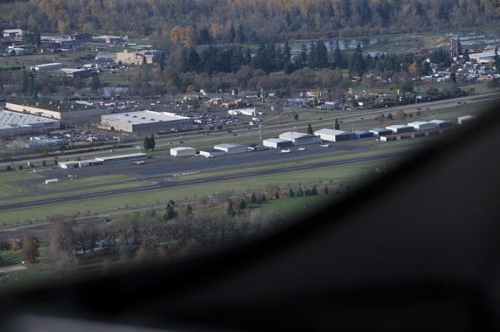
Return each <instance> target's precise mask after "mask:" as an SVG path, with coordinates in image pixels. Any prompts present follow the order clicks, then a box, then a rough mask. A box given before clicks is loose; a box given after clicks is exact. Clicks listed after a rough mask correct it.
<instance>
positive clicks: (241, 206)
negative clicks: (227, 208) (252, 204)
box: [239, 199, 247, 210]
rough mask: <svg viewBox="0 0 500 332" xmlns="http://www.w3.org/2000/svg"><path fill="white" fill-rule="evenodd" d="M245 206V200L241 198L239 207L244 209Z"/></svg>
mask: <svg viewBox="0 0 500 332" xmlns="http://www.w3.org/2000/svg"><path fill="white" fill-rule="evenodd" d="M246 207H247V201H246V200H244V199H241V201H240V205H239V209H240V210H244V209H245V208H246Z"/></svg>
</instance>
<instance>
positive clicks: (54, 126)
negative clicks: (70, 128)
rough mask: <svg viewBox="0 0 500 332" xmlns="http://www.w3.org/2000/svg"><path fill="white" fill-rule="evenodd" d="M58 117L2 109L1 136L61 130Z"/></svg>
mask: <svg viewBox="0 0 500 332" xmlns="http://www.w3.org/2000/svg"><path fill="white" fill-rule="evenodd" d="M60 128H61V123H60V122H59V120H57V119H50V118H46V117H42V116H37V115H31V114H27V113H17V112H11V111H6V110H3V111H0V136H12V135H25V134H43V133H48V132H50V131H52V130H59V129H60Z"/></svg>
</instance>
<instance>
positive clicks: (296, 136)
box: [279, 131, 321, 145]
mask: <svg viewBox="0 0 500 332" xmlns="http://www.w3.org/2000/svg"><path fill="white" fill-rule="evenodd" d="M279 138H281V139H283V140H287V141H291V142H292V143H293V145H302V144H315V143H321V138H320V137H319V136H315V135H309V134H305V133H300V132H297V131H287V132H284V133H283V134H281V135H280V136H279Z"/></svg>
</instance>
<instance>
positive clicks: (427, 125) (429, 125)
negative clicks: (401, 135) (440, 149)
mask: <svg viewBox="0 0 500 332" xmlns="http://www.w3.org/2000/svg"><path fill="white" fill-rule="evenodd" d="M408 126H411V127H413V128H414V129H415V130H418V131H421V130H430V129H435V128H437V124H436V123H434V122H427V121H415V122H410V123H408Z"/></svg>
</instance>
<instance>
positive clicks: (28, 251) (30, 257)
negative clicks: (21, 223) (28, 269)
mask: <svg viewBox="0 0 500 332" xmlns="http://www.w3.org/2000/svg"><path fill="white" fill-rule="evenodd" d="M39 247H40V244H39V241H38V239H37V238H36V237H34V236H31V235H28V234H26V235H25V236H24V238H23V248H22V251H21V257H22V259H23V260H24V261H25V262H28V263H35V262H36V259H37V257H38V256H39V252H38V248H39Z"/></svg>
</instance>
